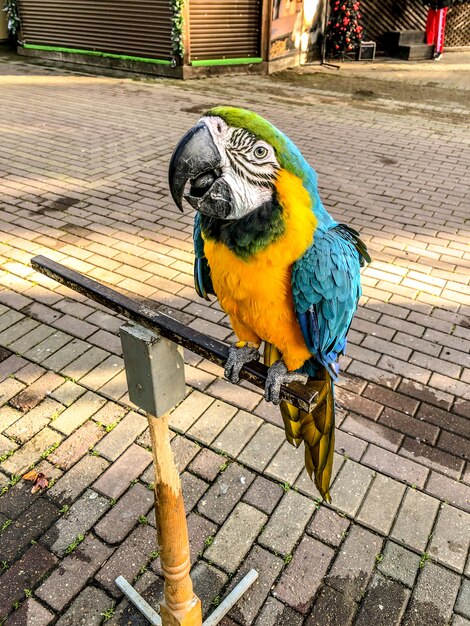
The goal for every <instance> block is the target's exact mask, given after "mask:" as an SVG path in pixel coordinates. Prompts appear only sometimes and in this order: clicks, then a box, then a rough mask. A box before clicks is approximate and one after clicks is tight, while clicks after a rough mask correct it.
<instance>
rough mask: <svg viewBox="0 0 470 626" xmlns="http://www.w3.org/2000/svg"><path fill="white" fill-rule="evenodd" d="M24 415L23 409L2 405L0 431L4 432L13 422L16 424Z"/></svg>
mask: <svg viewBox="0 0 470 626" xmlns="http://www.w3.org/2000/svg"><path fill="white" fill-rule="evenodd" d="M21 416H22V413H21V411H17V410H16V409H13V408H12V407H11V406H8V405H6V406H2V408H1V409H0V432H4V431H5V430H6V429H7V428H8V427H9V426H11V424H14V423H15V422H16V421H17V420H19V419H20V417H21Z"/></svg>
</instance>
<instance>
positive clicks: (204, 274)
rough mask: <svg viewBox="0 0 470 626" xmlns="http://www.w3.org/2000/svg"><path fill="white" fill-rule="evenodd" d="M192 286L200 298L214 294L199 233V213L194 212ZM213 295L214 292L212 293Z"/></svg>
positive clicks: (207, 298) (202, 241)
mask: <svg viewBox="0 0 470 626" xmlns="http://www.w3.org/2000/svg"><path fill="white" fill-rule="evenodd" d="M193 241H194V255H195V259H194V287H195V289H196V293H197V295H198V296H200V297H201V298H205V299H206V300H210V298H209V296H208V294H210V293H211V294H214V287H213V286H212V280H211V273H210V268H209V263H208V262H207V259H206V257H205V256H204V240H203V238H202V234H201V215H200V214H199V213H197V212H196V216H195V218H194V230H193ZM214 295H215V294H214Z"/></svg>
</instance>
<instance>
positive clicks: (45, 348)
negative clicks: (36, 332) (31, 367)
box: [22, 332, 72, 363]
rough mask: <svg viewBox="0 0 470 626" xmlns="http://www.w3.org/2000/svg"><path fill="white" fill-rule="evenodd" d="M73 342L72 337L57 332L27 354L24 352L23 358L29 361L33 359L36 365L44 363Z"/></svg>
mask: <svg viewBox="0 0 470 626" xmlns="http://www.w3.org/2000/svg"><path fill="white" fill-rule="evenodd" d="M71 341H72V337H71V335H67V334H66V333H62V332H56V333H54V334H52V335H49V336H48V337H46V339H44V341H41V342H40V343H38V344H37V345H35V346H34V347H33V348H31V349H29V350H28V351H26V352H23V353H22V354H23V356H24V357H25V358H27V359H31V361H34V362H36V363H44V361H45V360H46V359H47V358H48V357H49V356H50V355H51V354H54V353H55V352H57V350H60V349H61V348H63V347H64V346H66V345H67V344H68V343H70V342H71Z"/></svg>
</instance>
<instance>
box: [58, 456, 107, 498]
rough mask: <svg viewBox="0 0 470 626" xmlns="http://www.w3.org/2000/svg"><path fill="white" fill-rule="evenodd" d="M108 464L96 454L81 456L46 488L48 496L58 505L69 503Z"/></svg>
mask: <svg viewBox="0 0 470 626" xmlns="http://www.w3.org/2000/svg"><path fill="white" fill-rule="evenodd" d="M108 465H109V463H108V462H107V461H106V460H105V459H101V458H100V457H97V456H90V455H87V456H85V457H83V458H82V459H81V460H80V461H79V462H78V463H77V464H76V465H74V466H73V467H72V469H70V470H69V471H68V472H66V473H65V474H64V475H63V476H62V478H60V479H59V480H58V481H57V482H56V483H55V484H54V485H53V486H52V487H51V488H50V489H49V490H48V492H47V493H48V496H49V497H50V498H51V499H52V500H53V501H54V502H56V503H57V504H59V505H60V506H63V505H64V504H68V505H70V504H71V503H72V502H74V501H75V500H76V499H77V498H78V496H79V495H80V494H81V493H82V492H83V491H85V489H86V488H87V487H89V486H90V485H91V484H92V483H93V482H94V481H95V480H96V478H97V477H98V476H100V474H102V473H103V472H104V471H105V469H106V468H107V467H108Z"/></svg>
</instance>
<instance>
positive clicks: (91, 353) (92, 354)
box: [44, 346, 118, 380]
mask: <svg viewBox="0 0 470 626" xmlns="http://www.w3.org/2000/svg"><path fill="white" fill-rule="evenodd" d="M107 357H109V352H106V351H105V350H102V349H101V348H97V347H95V346H93V347H92V348H90V349H89V350H87V351H86V352H84V353H83V354H82V355H81V356H79V357H78V358H73V359H72V360H71V361H69V362H68V364H67V365H66V366H65V367H62V369H61V370H60V373H61V374H62V376H67V377H68V378H71V379H72V380H79V379H80V378H83V377H84V376H85V375H86V374H87V373H88V372H90V371H91V370H93V369H94V368H96V367H97V366H98V365H99V364H100V363H102V362H103V361H104V360H105V359H106V358H107ZM44 365H47V366H50V364H49V363H48V362H47V361H44ZM115 369H116V374H117V372H118V370H117V365H116V368H115Z"/></svg>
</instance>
